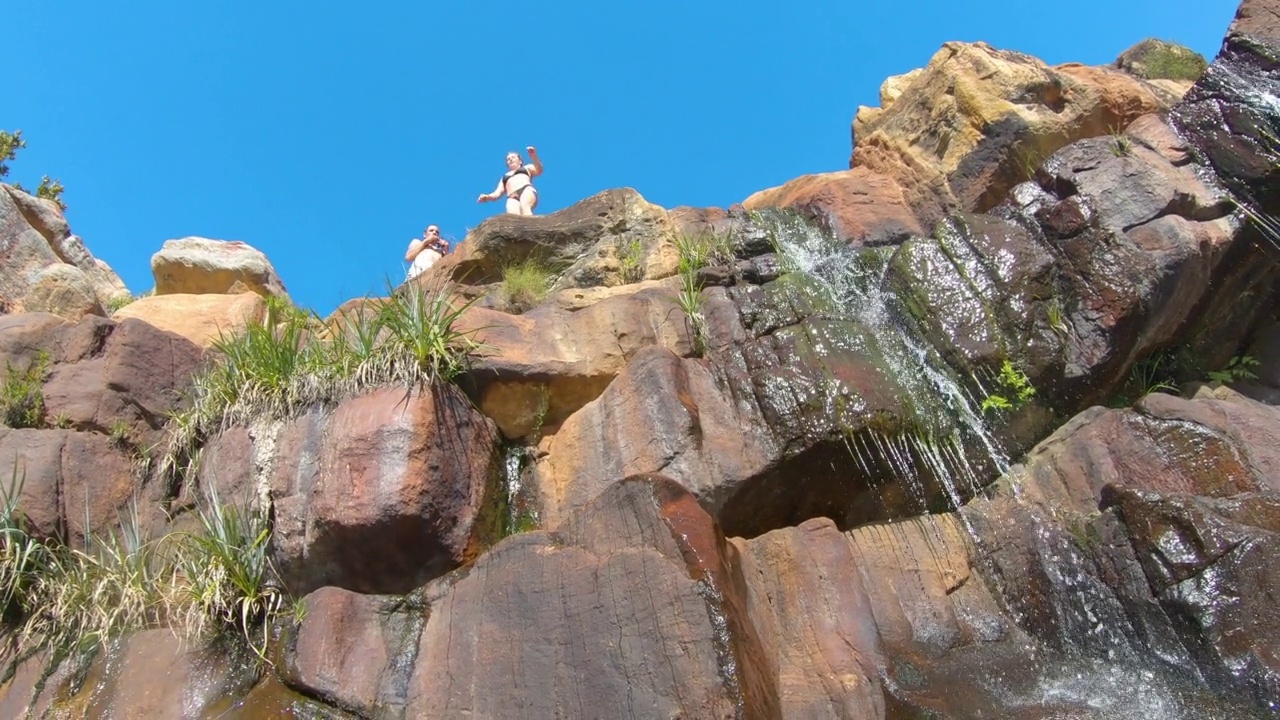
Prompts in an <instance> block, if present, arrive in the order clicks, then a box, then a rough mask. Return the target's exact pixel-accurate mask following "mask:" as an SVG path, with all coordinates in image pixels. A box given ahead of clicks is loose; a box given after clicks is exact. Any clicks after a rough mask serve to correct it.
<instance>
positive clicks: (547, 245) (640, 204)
mask: <svg viewBox="0 0 1280 720" xmlns="http://www.w3.org/2000/svg"><path fill="white" fill-rule="evenodd" d="M624 256H630V257H631V258H632V259H633V261H634V263H635V266H636V270H635V272H636V275H635V276H634V277H626V274H625V273H624V272H623V270H624V267H623V265H624V264H623V262H622V258H623V257H624ZM528 259H534V260H536V261H538V262H539V263H541V264H542V265H543V266H545V267H547V268H548V269H550V270H551V271H552V272H553V273H554V274H555V276H556V281H555V285H554V287H553V288H552V289H554V290H562V289H567V288H589V287H598V286H602V285H605V286H607V285H623V284H627V283H629V282H635V281H637V280H641V279H646V278H649V279H654V278H662V277H666V276H668V275H671V274H673V273H674V272H675V269H676V263H677V261H678V257H677V253H676V250H675V246H674V244H673V228H672V224H671V220H670V219H669V218H668V217H667V211H666V210H664V209H662V208H661V207H659V206H657V205H653V204H651V203H649V202H647V201H645V199H644V198H642V197H640V194H639V193H637V192H636V191H635V190H632V189H630V188H623V189H619V190H606V191H604V192H602V193H599V194H597V195H594V196H592V197H589V198H587V199H585V200H582V201H581V202H578V203H577V204H575V205H571V206H569V207H567V208H565V209H563V210H559V211H557V212H554V213H552V214H550V215H541V216H535V217H520V216H516V215H507V214H503V215H495V216H494V217H491V218H489V219H487V220H485V221H484V222H482V223H480V225H479V226H478V227H476V228H475V229H474V230H472V231H471V232H470V233H468V235H467V237H466V238H465V239H464V240H463V241H462V242H461V243H459V244H458V246H457V248H456V249H455V250H454V251H453V252H452V253H450V254H449V255H447V256H445V258H444V259H442V260H441V261H439V262H438V263H436V264H435V265H433V266H432V268H431V270H430V271H428V272H426V273H423V274H422V275H421V276H420V277H419V279H418V280H417V282H418V283H419V284H421V285H423V286H424V287H435V286H437V285H439V283H440V282H441V278H449V279H451V280H453V281H454V282H458V283H463V284H466V285H488V284H491V283H496V282H499V281H500V280H501V279H502V269H503V268H504V267H505V266H507V265H509V264H511V263H515V262H522V261H525V260H528Z"/></svg>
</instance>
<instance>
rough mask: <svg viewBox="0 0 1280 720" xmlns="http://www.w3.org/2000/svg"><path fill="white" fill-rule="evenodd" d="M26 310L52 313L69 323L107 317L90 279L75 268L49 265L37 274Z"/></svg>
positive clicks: (28, 297)
mask: <svg viewBox="0 0 1280 720" xmlns="http://www.w3.org/2000/svg"><path fill="white" fill-rule="evenodd" d="M23 308H24V309H25V310H26V311H27V312H47V313H53V314H54V315H58V316H60V317H64V318H66V319H68V320H79V319H80V318H82V317H84V316H85V315H106V314H107V313H106V310H104V309H103V307H102V302H101V301H100V300H98V296H97V295H96V294H95V293H94V288H93V285H92V283H90V281H89V278H88V276H86V275H85V274H84V272H83V271H82V270H81V269H80V268H78V267H76V266H75V265H67V264H65V263H59V264H56V265H49V266H47V267H45V268H44V269H43V270H41V271H40V272H38V273H36V274H35V277H33V278H32V281H31V289H30V290H29V291H28V292H27V298H26V301H25V302H24V303H23Z"/></svg>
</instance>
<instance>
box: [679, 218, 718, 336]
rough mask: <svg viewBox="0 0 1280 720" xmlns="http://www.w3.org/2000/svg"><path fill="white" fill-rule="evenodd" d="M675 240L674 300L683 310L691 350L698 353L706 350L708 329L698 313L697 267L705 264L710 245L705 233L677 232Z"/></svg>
mask: <svg viewBox="0 0 1280 720" xmlns="http://www.w3.org/2000/svg"><path fill="white" fill-rule="evenodd" d="M675 244H676V252H677V253H678V255H679V262H678V264H677V271H678V272H679V275H680V289H679V290H678V291H677V293H676V303H677V304H678V305H679V306H680V310H681V311H683V312H684V317H685V322H686V324H687V326H688V328H689V335H690V337H692V339H693V350H694V353H696V354H698V355H701V354H702V353H704V352H705V351H706V348H707V341H708V336H709V331H708V329H707V320H706V316H705V315H703V313H702V287H701V285H700V283H699V282H698V271H699V270H701V269H702V268H704V267H706V265H707V261H708V260H709V259H710V257H711V254H712V245H711V243H710V242H709V241H708V239H707V236H689V235H680V236H677V237H676V240H675Z"/></svg>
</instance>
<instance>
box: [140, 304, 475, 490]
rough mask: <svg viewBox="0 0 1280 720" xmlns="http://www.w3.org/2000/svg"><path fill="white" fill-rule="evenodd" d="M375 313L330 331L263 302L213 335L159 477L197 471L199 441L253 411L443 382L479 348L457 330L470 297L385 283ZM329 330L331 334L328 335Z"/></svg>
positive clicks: (272, 411)
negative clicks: (255, 317) (240, 325)
mask: <svg viewBox="0 0 1280 720" xmlns="http://www.w3.org/2000/svg"><path fill="white" fill-rule="evenodd" d="M389 290H390V292H389V297H388V298H387V299H386V300H385V301H383V302H382V303H381V306H380V307H379V308H378V309H377V311H376V312H374V311H370V310H368V309H367V308H365V309H361V310H357V311H353V312H350V313H345V314H344V315H342V316H341V317H339V318H338V321H337V323H335V326H330V327H329V328H328V329H327V330H328V331H327V332H321V331H322V330H323V329H324V325H323V323H322V322H321V321H320V319H319V318H318V317H316V316H315V315H314V314H309V313H302V312H300V311H297V310H295V309H292V308H287V307H283V306H280V305H279V304H269V305H268V310H267V313H266V318H265V319H264V321H263V322H261V323H251V324H250V325H248V326H247V327H246V328H245V329H244V330H243V331H242V332H241V333H239V334H236V335H233V336H230V337H222V338H220V339H219V340H218V341H217V342H215V344H214V347H215V349H216V350H217V351H218V352H217V353H216V354H215V360H214V361H213V363H212V365H210V366H209V367H208V368H207V369H206V370H205V371H204V372H203V373H200V374H198V375H197V376H196V377H195V378H194V379H193V380H192V384H191V387H190V389H189V390H188V400H189V401H188V403H187V407H186V409H184V410H182V411H180V412H178V413H175V414H174V415H172V416H171V419H170V424H169V435H168V441H167V446H166V448H165V451H164V453H163V454H162V455H161V458H160V467H159V469H160V472H161V473H162V476H163V477H166V478H168V479H170V480H171V481H172V480H176V478H177V476H178V475H179V474H180V473H182V472H188V471H190V470H192V469H194V465H195V463H196V462H197V460H198V452H199V447H200V445H201V444H202V443H203V441H204V439H205V438H207V437H209V436H210V435H212V434H214V433H216V432H218V431H219V430H221V429H224V428H226V427H229V426H232V425H236V424H245V423H248V422H250V421H251V420H253V419H255V418H265V419H275V420H278V419H286V418H289V417H293V416H296V415H297V414H299V413H300V412H302V411H304V410H305V409H306V408H308V407H311V406H313V405H315V404H316V403H331V402H337V401H339V400H341V399H342V398H344V397H349V396H351V395H354V394H356V393H359V392H363V391H366V390H369V389H372V388H376V387H382V386H387V385H403V386H405V387H423V386H426V385H429V384H431V383H436V382H449V381H451V380H453V379H454V378H456V377H457V376H458V375H459V374H460V373H461V372H463V370H465V369H466V367H467V364H468V362H469V360H470V357H471V356H472V355H473V354H474V353H476V352H479V351H480V350H481V349H482V347H481V345H480V343H478V342H476V341H475V340H474V337H473V333H472V332H463V331H461V330H459V329H458V328H457V324H458V320H459V318H461V317H462V314H463V313H464V312H466V310H467V309H468V308H470V307H471V305H472V304H474V302H475V301H474V300H473V301H470V302H462V301H459V300H458V299H456V298H455V297H453V296H452V295H451V294H449V293H448V292H446V291H444V290H443V289H431V288H423V287H420V286H418V285H415V284H410V285H406V286H405V287H402V288H399V289H393V288H390V287H389ZM326 335H331V336H332V337H329V338H327V339H326V337H325V336H326Z"/></svg>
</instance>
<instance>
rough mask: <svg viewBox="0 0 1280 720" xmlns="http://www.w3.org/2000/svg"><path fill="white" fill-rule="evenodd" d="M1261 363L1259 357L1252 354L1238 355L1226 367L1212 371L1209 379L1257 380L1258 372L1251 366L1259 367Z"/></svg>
mask: <svg viewBox="0 0 1280 720" xmlns="http://www.w3.org/2000/svg"><path fill="white" fill-rule="evenodd" d="M1259 364H1260V363H1259V362H1258V359H1257V358H1255V357H1253V356H1252V355H1237V356H1235V357H1233V358H1231V361H1230V362H1228V363H1227V366H1226V367H1225V368H1223V369H1221V370H1212V371H1210V372H1209V379H1210V380H1213V381H1214V382H1220V383H1230V382H1238V381H1241V380H1257V379H1258V375H1257V373H1255V372H1253V371H1252V370H1250V369H1249V368H1253V367H1257V366H1258V365H1259Z"/></svg>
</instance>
